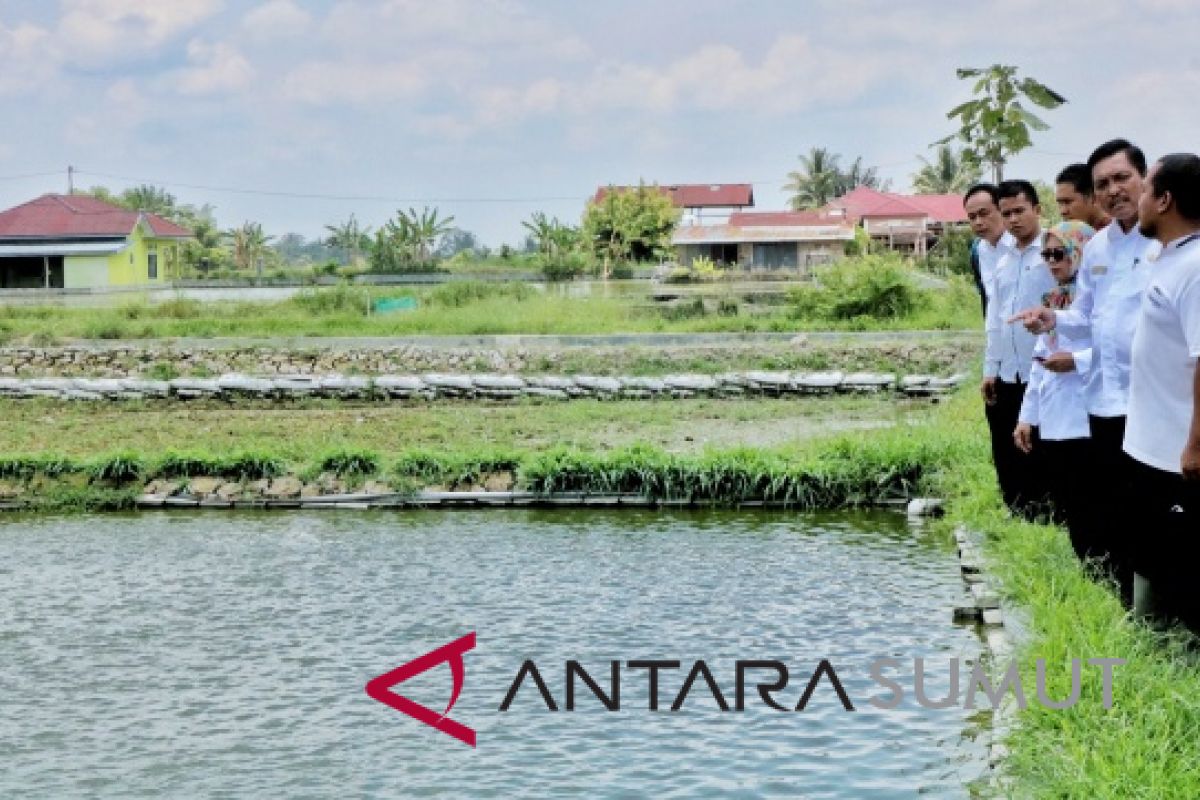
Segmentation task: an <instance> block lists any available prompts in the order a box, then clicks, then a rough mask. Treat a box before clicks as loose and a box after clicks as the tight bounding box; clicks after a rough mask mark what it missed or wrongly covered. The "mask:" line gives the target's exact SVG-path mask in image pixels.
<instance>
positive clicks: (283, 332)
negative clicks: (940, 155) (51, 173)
mask: <svg viewBox="0 0 1200 800" xmlns="http://www.w3.org/2000/svg"><path fill="white" fill-rule="evenodd" d="M954 287H955V288H953V289H952V290H937V291H927V292H925V294H924V295H922V297H923V299H922V301H921V302H920V303H918V304H917V305H916V306H915V308H914V310H913V311H912V312H911V313H908V314H905V315H903V316H899V317H895V318H888V319H880V318H876V317H873V316H869V315H861V316H856V317H849V318H836V319H834V318H828V317H826V316H822V315H812V316H806V315H805V314H803V313H800V312H799V311H798V307H796V306H790V305H787V304H782V305H778V306H770V307H767V308H768V310H767V311H766V312H765V313H756V314H744V313H736V314H733V313H731V308H732V307H733V306H732V305H731V304H736V303H737V301H736V298H733V297H730V298H725V300H726V302H725V303H724V305H723V306H722V303H721V302H720V301H721V298H719V297H718V298H714V299H713V302H712V303H711V304H710V305H711V308H709V309H707V310H704V311H699V312H697V311H696V310H695V309H693V310H691V311H689V312H688V313H681V312H680V311H679V307H670V306H655V305H654V304H653V301H651V300H650V299H649V298H648V296H647V295H641V296H637V295H633V296H624V297H602V296H594V297H567V296H563V295H562V294H559V293H557V292H553V291H551V292H543V291H541V290H538V289H535V288H533V287H531V286H528V285H526V284H521V283H499V284H488V283H477V282H460V283H450V284H444V285H442V286H437V287H433V288H430V289H421V290H397V289H394V288H391V289H389V288H379V287H374V288H372V287H365V286H338V287H333V288H322V289H306V290H304V291H302V292H301V293H300V294H299V295H297V296H296V297H293V298H291V299H288V300H285V301H279V302H269V303H268V302H261V303H258V302H213V303H199V302H196V301H191V300H184V299H175V300H171V301H168V302H164V303H159V304H149V303H147V302H145V301H135V302H123V303H122V304H121V305H118V306H116V307H62V306H26V305H9V306H0V332H2V333H3V336H4V337H5V339H6V340H8V341H10V342H16V341H23V342H27V343H41V344H48V343H51V342H55V341H64V340H71V339H104V340H115V339H146V338H175V337H195V338H211V337H231V336H232V337H237V336H244V337H286V336H402V335H488V334H605V333H630V332H680V333H687V332H722V331H725V332H752V331H780V332H787V331H796V330H847V331H859V330H961V329H972V328H978V327H979V319H978V301H975V302H974V303H972V302H968V300H969V299H970V298H969V297H968V295H967V292H966V291H965V290H963V288H962V287H961V286H959V285H958V284H955V285H954ZM646 291H649V287H646ZM400 296H412V297H416V298H417V300H418V303H419V306H418V308H417V309H415V310H412V311H396V312H389V313H383V314H377V313H373V312H372V311H370V309H371V305H372V302H373V301H375V300H379V299H383V298H387V297H400ZM738 307H739V308H745V306H742V305H738Z"/></svg>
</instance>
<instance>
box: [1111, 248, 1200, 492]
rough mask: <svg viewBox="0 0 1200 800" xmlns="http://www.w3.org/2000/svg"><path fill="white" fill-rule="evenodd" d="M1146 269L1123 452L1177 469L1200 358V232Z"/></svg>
mask: <svg viewBox="0 0 1200 800" xmlns="http://www.w3.org/2000/svg"><path fill="white" fill-rule="evenodd" d="M1148 272H1150V280H1149V282H1148V284H1147V286H1146V291H1145V293H1144V295H1143V297H1142V309H1141V319H1140V320H1139V322H1138V326H1137V333H1135V334H1134V337H1133V375H1132V381H1131V384H1130V388H1129V422H1128V424H1127V425H1126V427H1125V452H1127V453H1129V455H1131V456H1133V457H1134V458H1136V459H1137V460H1138V461H1140V462H1142V463H1143V464H1149V465H1150V466H1152V467H1154V468H1156V469H1161V470H1165V471H1167V472H1174V473H1176V474H1181V473H1182V471H1183V470H1182V463H1181V461H1182V456H1183V448H1184V447H1185V446H1186V445H1187V440H1188V433H1189V432H1190V431H1191V426H1192V414H1193V409H1194V407H1195V403H1194V389H1193V385H1194V384H1193V382H1194V381H1195V376H1196V360H1197V358H1198V357H1200V235H1192V236H1185V237H1183V238H1182V239H1177V240H1176V241H1174V242H1171V243H1170V244H1168V245H1167V246H1166V247H1165V248H1163V251H1162V255H1161V256H1160V257H1159V258H1158V260H1157V261H1156V262H1154V263H1153V264H1152V265H1151V268H1150V269H1149V270H1148Z"/></svg>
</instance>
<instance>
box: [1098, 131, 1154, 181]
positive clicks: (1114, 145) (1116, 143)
mask: <svg viewBox="0 0 1200 800" xmlns="http://www.w3.org/2000/svg"><path fill="white" fill-rule="evenodd" d="M1118 153H1124V154H1125V157H1126V158H1128V159H1129V163H1130V164H1133V168H1134V169H1136V170H1137V171H1138V174H1139V175H1141V176H1142V177H1143V178H1144V177H1146V154H1145V153H1143V152H1142V148H1140V147H1138V146H1137V145H1135V144H1133V143H1131V142H1130V141H1129V140H1128V139H1113V140H1112V141H1110V142H1105V143H1104V144H1102V145H1100V146H1099V147H1097V148H1096V149H1095V150H1093V151H1092V154H1091V155H1090V156H1088V160H1087V166H1088V169H1089V170H1092V169H1095V168H1096V165H1097V164H1099V163H1100V162H1101V161H1103V160H1104V159H1106V158H1111V157H1113V156H1115V155H1117V154H1118Z"/></svg>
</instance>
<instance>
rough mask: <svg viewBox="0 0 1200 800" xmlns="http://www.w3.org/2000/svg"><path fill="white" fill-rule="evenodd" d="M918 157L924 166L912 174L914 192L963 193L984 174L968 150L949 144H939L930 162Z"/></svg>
mask: <svg viewBox="0 0 1200 800" xmlns="http://www.w3.org/2000/svg"><path fill="white" fill-rule="evenodd" d="M917 158H919V159H921V163H922V164H923V165H924V166H922V167H921V168H920V169H919V170H917V171H916V173H915V174H914V175H913V176H912V185H913V191H915V192H916V193H917V194H962V193H963V192H965V191H966V190H967V189H969V188H970V187H971V184H974V183H978V182H979V178H980V176H982V175H983V167H981V166H980V165H979V163H978V162H977V161H975V160H974V159H973V158H972V157H971V156H970V154H969V153H968V152H967V151H961V150H955V149H954V148H953V147H951V146H950V145H948V144H943V145H938V148H937V151H936V153H935V155H934V157H933V161H930V160H929V159H927V158H925V157H924V156H917Z"/></svg>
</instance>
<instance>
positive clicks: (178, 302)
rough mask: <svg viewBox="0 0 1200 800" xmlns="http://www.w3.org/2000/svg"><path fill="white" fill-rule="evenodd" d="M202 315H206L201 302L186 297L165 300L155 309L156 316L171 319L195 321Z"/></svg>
mask: <svg viewBox="0 0 1200 800" xmlns="http://www.w3.org/2000/svg"><path fill="white" fill-rule="evenodd" d="M202 313H204V305H203V304H202V303H201V302H200V301H199V300H191V299H189V298H186V297H176V298H174V299H173V300H165V301H163V302H161V303H159V304H158V305H156V306H155V307H154V314H155V316H157V317H167V318H169V319H195V318H196V317H199V316H200V315H201V314H202Z"/></svg>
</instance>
